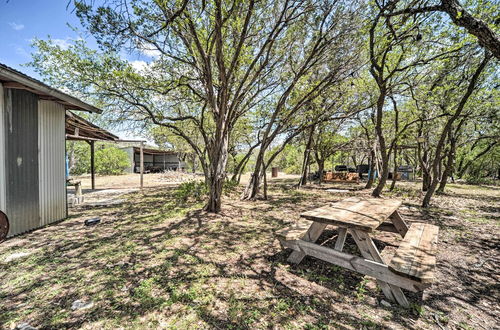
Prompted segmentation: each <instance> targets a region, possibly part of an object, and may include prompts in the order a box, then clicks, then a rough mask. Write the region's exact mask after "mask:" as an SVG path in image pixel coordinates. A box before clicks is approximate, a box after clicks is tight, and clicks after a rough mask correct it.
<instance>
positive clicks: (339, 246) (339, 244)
mask: <svg viewBox="0 0 500 330" xmlns="http://www.w3.org/2000/svg"><path fill="white" fill-rule="evenodd" d="M337 231H338V232H339V236H338V237H337V241H336V242H335V250H337V251H342V250H343V249H344V243H345V239H346V237H347V229H346V228H342V227H339V228H338V229H337Z"/></svg>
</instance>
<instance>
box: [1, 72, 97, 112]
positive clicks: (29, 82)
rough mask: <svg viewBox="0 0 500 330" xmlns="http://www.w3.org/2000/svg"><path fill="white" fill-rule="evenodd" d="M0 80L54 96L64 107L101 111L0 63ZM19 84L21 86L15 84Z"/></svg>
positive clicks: (13, 85) (5, 83)
mask: <svg viewBox="0 0 500 330" xmlns="http://www.w3.org/2000/svg"><path fill="white" fill-rule="evenodd" d="M0 81H1V82H2V83H3V85H4V87H7V88H9V87H10V88H23V87H25V89H28V90H31V91H32V92H34V93H36V94H38V95H43V96H47V97H50V98H54V99H55V100H54V101H56V102H57V101H59V103H62V104H63V105H64V106H65V107H66V109H72V110H83V111H89V112H95V113H101V112H102V110H101V109H99V108H96V107H94V106H92V105H90V104H88V103H85V102H83V101H81V100H79V99H77V98H75V97H73V96H71V95H68V94H65V93H63V92H61V91H59V90H57V89H55V88H52V87H50V86H48V85H46V84H44V83H42V82H40V81H38V80H36V79H33V78H31V77H29V76H27V75H25V74H23V73H21V72H18V71H16V70H14V69H11V68H9V67H7V66H5V65H2V64H0ZM16 84H19V85H21V86H16Z"/></svg>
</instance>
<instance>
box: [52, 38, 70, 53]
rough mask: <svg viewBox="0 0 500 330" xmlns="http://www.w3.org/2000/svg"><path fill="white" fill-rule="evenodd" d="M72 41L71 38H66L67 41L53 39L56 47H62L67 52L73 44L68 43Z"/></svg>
mask: <svg viewBox="0 0 500 330" xmlns="http://www.w3.org/2000/svg"><path fill="white" fill-rule="evenodd" d="M68 40H71V38H66V39H52V43H53V44H54V45H56V46H59V47H61V48H62V49H64V50H66V49H68V48H69V46H71V43H70V42H69V41H68Z"/></svg>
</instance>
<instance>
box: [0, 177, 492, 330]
mask: <svg viewBox="0 0 500 330" xmlns="http://www.w3.org/2000/svg"><path fill="white" fill-rule="evenodd" d="M150 177H151V178H153V176H152V175H151V176H150ZM98 182H99V181H98ZM114 182H115V181H114ZM295 182H296V180H285V179H283V178H281V179H278V180H274V181H273V182H272V184H271V190H270V199H269V200H268V201H254V202H250V201H244V202H243V201H240V200H239V199H238V196H239V192H240V191H235V192H232V193H228V194H227V195H226V196H225V197H224V200H223V205H224V206H223V211H222V213H221V214H219V215H213V214H207V213H205V212H203V211H201V208H202V206H203V201H197V200H195V199H188V200H187V201H184V200H182V199H179V192H178V190H177V188H176V187H175V186H167V185H165V186H162V187H156V188H148V189H144V190H143V191H137V190H131V191H127V192H126V194H122V195H121V196H120V201H119V203H111V205H107V206H106V205H105V206H92V205H90V204H88V205H85V204H84V205H82V206H79V207H77V208H75V209H72V211H71V216H70V217H69V219H67V220H65V221H63V222H61V223H59V224H56V225H52V226H49V227H46V228H44V229H41V230H37V231H34V232H32V233H29V234H25V235H23V236H20V237H16V238H13V239H10V240H7V241H6V242H4V243H2V244H0V267H1V268H0V305H1V308H0V325H1V326H0V327H5V328H14V327H15V326H17V325H19V324H21V323H28V324H30V325H31V326H34V327H37V328H45V329H54V328H84V329H96V328H137V329H144V328H179V329H185V328H215V329H222V328H233V329H236V328H238V329H245V328H248V329H249V328H252V329H254V328H276V329H294V328H306V329H325V328H340V329H372V328H393V329H407V328H410V329H433V328H436V329H459V328H462V329H493V328H497V327H498V324H499V316H500V309H499V305H498V301H500V296H499V279H500V273H499V268H498V264H499V261H500V255H499V247H500V244H499V243H500V242H499V220H500V188H498V187H485V186H469V185H450V187H449V188H448V193H447V194H446V195H443V196H437V197H436V198H435V200H434V203H433V207H432V208H430V209H428V210H423V209H421V208H420V207H419V198H420V192H419V190H418V186H417V185H416V184H414V183H399V184H398V186H397V189H396V190H395V191H394V192H392V193H389V192H386V193H385V195H386V197H389V198H399V199H402V200H403V206H402V207H401V209H400V211H401V214H402V216H403V218H404V219H405V220H407V221H408V222H414V221H419V222H427V223H433V224H436V225H438V226H439V227H440V234H439V246H438V251H439V253H438V255H437V270H436V277H437V280H436V282H435V283H434V285H433V286H432V287H430V288H428V289H427V290H426V291H425V292H424V293H423V294H412V293H407V297H408V299H409V301H410V303H411V307H410V308H408V309H405V308H402V307H399V306H398V305H396V304H391V305H390V306H384V305H382V304H381V302H382V300H383V299H384V296H383V293H382V292H381V291H380V290H379V289H378V287H377V285H376V283H375V281H374V280H373V279H372V278H369V277H366V276H362V275H359V274H357V273H353V272H350V271H347V270H343V269H341V268H339V267H336V266H332V265H331V264H327V263H325V262H322V261H319V260H316V259H313V258H310V257H306V258H305V259H304V261H303V262H302V263H301V264H300V265H298V266H297V265H290V264H288V263H287V262H286V258H287V257H288V255H289V254H290V251H289V250H282V249H281V247H280V245H279V243H278V241H277V240H276V239H275V238H274V234H273V233H274V232H275V231H276V230H278V229H281V228H283V227H285V226H287V224H289V223H291V222H294V221H295V220H296V219H297V218H298V217H299V214H300V213H301V212H303V211H306V210H309V209H312V208H314V207H318V206H321V205H323V204H324V203H329V202H333V201H336V200H340V199H342V198H345V197H348V196H353V195H367V194H369V191H364V190H362V189H361V188H362V186H361V185H337V186H335V185H322V186H318V185H311V186H308V187H306V188H304V189H301V190H296V189H294V188H293V184H294V183H295ZM331 189H341V190H342V191H344V192H339V191H338V190H331ZM238 190H241V187H239V188H238ZM327 190H330V191H327ZM96 216H98V217H100V218H101V222H100V223H99V224H98V225H95V226H92V227H86V226H84V224H83V222H84V220H85V219H88V218H91V217H96ZM335 235H336V230H335V228H334V227H332V228H329V230H327V231H326V232H325V234H323V236H322V237H321V238H320V242H322V243H323V244H325V245H327V246H331V244H332V242H330V239H331V238H332V237H335ZM376 238H377V240H376V244H377V246H378V247H379V249H383V253H382V255H383V257H384V259H389V258H390V257H391V256H392V254H394V252H395V250H396V245H395V243H397V242H396V237H395V234H389V233H380V234H377V236H376ZM346 244H347V245H346V248H347V249H348V250H349V251H350V252H352V253H355V254H357V251H356V248H355V246H354V243H353V241H352V240H351V239H350V238H348V240H347V242H346ZM77 300H78V301H80V303H81V304H82V306H83V308H79V309H76V308H75V309H72V307H74V304H75V301H77Z"/></svg>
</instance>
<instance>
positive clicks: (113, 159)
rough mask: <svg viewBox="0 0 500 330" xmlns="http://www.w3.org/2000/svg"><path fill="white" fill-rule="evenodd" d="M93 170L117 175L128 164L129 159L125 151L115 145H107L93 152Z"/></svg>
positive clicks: (121, 172)
mask: <svg viewBox="0 0 500 330" xmlns="http://www.w3.org/2000/svg"><path fill="white" fill-rule="evenodd" d="M95 160H96V162H95V170H96V173H97V174H102V175H118V174H123V171H124V170H125V169H126V168H127V167H129V166H130V160H129V158H128V155H127V153H126V152H125V151H123V150H121V149H118V148H116V147H107V148H103V149H99V150H97V151H96V152H95Z"/></svg>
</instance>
